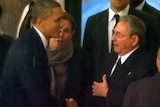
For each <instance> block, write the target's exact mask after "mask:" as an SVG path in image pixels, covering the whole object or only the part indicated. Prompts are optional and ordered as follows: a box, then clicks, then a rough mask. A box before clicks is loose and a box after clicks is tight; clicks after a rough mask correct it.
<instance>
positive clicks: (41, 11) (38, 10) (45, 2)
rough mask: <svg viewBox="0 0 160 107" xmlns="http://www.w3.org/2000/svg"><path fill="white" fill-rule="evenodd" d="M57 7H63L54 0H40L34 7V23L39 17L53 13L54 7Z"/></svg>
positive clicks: (46, 16) (32, 14) (43, 17)
mask: <svg viewBox="0 0 160 107" xmlns="http://www.w3.org/2000/svg"><path fill="white" fill-rule="evenodd" d="M55 7H61V5H60V4H59V3H58V2H56V1H54V0H40V1H39V2H37V3H36V4H35V5H34V6H33V9H32V13H31V17H32V23H34V24H35V23H36V20H37V19H38V18H42V19H46V18H48V16H49V15H51V14H52V9H53V8H55Z"/></svg>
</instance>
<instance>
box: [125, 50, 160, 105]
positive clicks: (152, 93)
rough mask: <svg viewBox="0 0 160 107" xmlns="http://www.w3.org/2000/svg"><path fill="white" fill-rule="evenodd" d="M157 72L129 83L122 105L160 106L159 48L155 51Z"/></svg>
mask: <svg viewBox="0 0 160 107" xmlns="http://www.w3.org/2000/svg"><path fill="white" fill-rule="evenodd" d="M156 64H157V68H158V73H157V74H155V75H154V76H153V77H150V78H145V79H141V80H137V81H135V82H133V83H132V84H130V85H129V87H128V89H127V92H126V94H125V98H124V102H123V107H160V99H159V98H160V91H159V90H160V85H159V84H160V48H159V50H158V52H157V61H156Z"/></svg>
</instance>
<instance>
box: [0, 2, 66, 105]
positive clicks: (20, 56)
mask: <svg viewBox="0 0 160 107" xmlns="http://www.w3.org/2000/svg"><path fill="white" fill-rule="evenodd" d="M62 16H63V9H62V8H61V6H60V4H59V3H57V2H56V1H53V0H45V1H40V2H38V3H37V4H35V5H34V7H33V10H32V22H33V27H32V28H31V29H29V30H28V31H26V32H24V33H22V35H23V36H22V37H21V38H19V39H17V40H16V41H15V42H14V43H13V45H12V46H11V48H10V50H9V52H8V56H7V59H6V62H5V65H4V70H3V75H2V86H1V88H0V89H1V94H2V95H1V98H2V99H0V100H1V102H2V105H0V106H1V107H53V106H54V104H52V103H54V100H56V99H54V98H52V97H51V94H50V81H49V80H50V78H49V76H50V75H49V74H50V72H49V71H50V70H49V65H48V58H47V53H46V50H45V48H46V47H47V45H48V41H49V39H50V38H52V37H59V34H60V28H61V18H62Z"/></svg>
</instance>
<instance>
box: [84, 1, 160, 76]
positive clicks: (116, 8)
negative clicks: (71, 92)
mask: <svg viewBox="0 0 160 107" xmlns="http://www.w3.org/2000/svg"><path fill="white" fill-rule="evenodd" d="M129 2H130V0H120V1H119V0H110V7H109V8H108V9H107V10H104V11H102V12H100V13H98V14H95V15H93V16H91V17H89V18H88V20H87V23H86V28H85V33H84V40H83V48H84V49H86V50H87V51H88V54H89V56H90V63H91V67H90V68H89V69H91V70H90V71H91V73H93V74H91V75H93V76H94V75H96V74H95V71H96V69H97V68H98V66H99V64H100V62H103V61H105V60H108V58H109V57H110V54H111V53H113V51H112V47H113V45H112V40H111V38H112V35H113V34H112V30H113V28H114V26H115V23H116V18H115V17H114V15H115V14H118V15H119V16H125V15H128V14H131V15H135V16H137V17H138V18H140V19H141V20H143V21H144V23H145V26H146V36H145V39H146V41H145V44H144V47H145V48H146V49H147V50H149V52H151V53H152V54H154V55H155V56H156V53H157V50H158V48H159V43H160V30H159V28H160V27H159V25H157V24H158V21H157V20H154V18H153V17H152V16H150V15H148V14H146V13H144V12H141V11H138V10H136V9H134V8H131V7H130V6H129ZM102 56H103V57H102Z"/></svg>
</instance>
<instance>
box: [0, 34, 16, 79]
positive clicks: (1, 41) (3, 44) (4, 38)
mask: <svg viewBox="0 0 160 107" xmlns="http://www.w3.org/2000/svg"><path fill="white" fill-rule="evenodd" d="M13 40H14V39H13V38H12V37H11V36H8V35H5V34H3V35H0V78H1V74H2V69H3V65H4V62H5V58H6V56H7V52H8V49H9V47H10V46H11V44H12V42H13Z"/></svg>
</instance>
